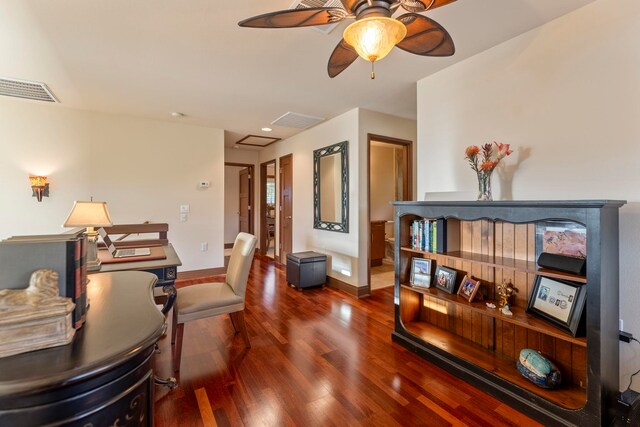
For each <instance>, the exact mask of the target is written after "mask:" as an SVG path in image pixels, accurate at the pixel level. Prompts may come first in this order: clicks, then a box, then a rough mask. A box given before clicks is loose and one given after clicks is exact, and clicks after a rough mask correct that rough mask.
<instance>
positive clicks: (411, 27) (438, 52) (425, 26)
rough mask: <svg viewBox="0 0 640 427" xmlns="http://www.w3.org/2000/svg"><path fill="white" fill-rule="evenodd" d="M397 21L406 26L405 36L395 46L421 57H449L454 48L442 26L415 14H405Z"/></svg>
mask: <svg viewBox="0 0 640 427" xmlns="http://www.w3.org/2000/svg"><path fill="white" fill-rule="evenodd" d="M398 21H400V22H402V23H403V24H404V25H406V26H407V35H406V36H405V38H404V39H403V40H402V41H401V42H400V43H398V44H397V45H396V46H397V47H399V48H400V49H402V50H406V51H407V52H410V53H415V54H416V55H423V56H451V55H453V54H454V53H455V51H456V48H455V46H454V44H453V39H452V38H451V36H450V35H449V33H448V32H447V30H445V29H444V28H443V27H442V25H440V24H438V23H437V22H436V21H434V20H433V19H429V18H427V17H426V16H422V15H418V14H415V13H406V14H404V15H401V16H399V17H398Z"/></svg>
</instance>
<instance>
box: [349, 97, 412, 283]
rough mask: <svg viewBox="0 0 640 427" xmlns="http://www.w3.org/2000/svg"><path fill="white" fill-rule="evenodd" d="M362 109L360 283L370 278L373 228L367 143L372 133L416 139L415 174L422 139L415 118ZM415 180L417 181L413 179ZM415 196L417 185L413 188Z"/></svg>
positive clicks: (359, 204) (359, 172) (359, 218)
mask: <svg viewBox="0 0 640 427" xmlns="http://www.w3.org/2000/svg"><path fill="white" fill-rule="evenodd" d="M359 111H360V120H359V129H358V132H359V139H360V146H359V150H358V158H359V165H362V166H361V167H360V169H359V171H358V180H359V183H358V186H359V188H362V189H363V190H362V191H363V193H362V194H361V195H360V198H359V199H358V224H359V226H360V229H361V230H363V231H362V234H361V238H360V241H359V253H360V254H361V256H360V260H359V263H360V278H359V279H360V283H363V284H366V283H367V280H368V277H367V274H368V273H367V272H368V266H367V254H368V240H369V239H368V236H367V231H368V230H369V218H368V212H367V210H368V206H367V195H366V194H365V193H364V191H365V190H364V189H366V188H367V180H368V178H369V171H368V170H367V167H366V165H367V144H368V138H367V135H368V134H374V135H380V136H386V137H391V138H397V139H404V140H407V141H413V142H414V144H413V150H414V156H413V159H414V161H413V171H414V172H413V175H414V176H415V173H416V172H415V171H416V161H415V158H416V157H415V150H416V145H417V144H416V141H417V140H418V137H417V134H416V131H417V129H416V122H415V121H414V120H408V119H403V118H400V117H395V116H390V115H388V114H382V113H377V112H375V111H369V110H362V109H361V110H359ZM413 182H415V181H413ZM413 191H414V195H415V187H414V188H413Z"/></svg>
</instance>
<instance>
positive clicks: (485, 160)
mask: <svg viewBox="0 0 640 427" xmlns="http://www.w3.org/2000/svg"><path fill="white" fill-rule="evenodd" d="M494 144H495V147H494ZM511 153H513V151H511V149H510V147H509V144H501V143H499V142H495V141H494V142H493V144H490V143H487V144H484V145H483V146H482V147H478V146H477V145H470V146H469V147H467V148H466V150H464V154H465V158H466V159H467V161H468V162H469V165H471V169H473V170H474V171H475V172H476V174H477V175H478V200H493V197H492V195H491V173H492V172H493V170H494V169H495V168H496V167H497V166H498V164H499V163H500V161H501V160H502V159H504V158H505V157H507V156H508V155H510V154H511Z"/></svg>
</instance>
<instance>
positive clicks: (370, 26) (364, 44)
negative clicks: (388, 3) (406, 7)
mask: <svg viewBox="0 0 640 427" xmlns="http://www.w3.org/2000/svg"><path fill="white" fill-rule="evenodd" d="M406 35H407V27H405V25H404V24H403V23H402V22H400V21H398V20H397V19H393V18H387V17H384V16H376V17H372V18H364V19H360V20H358V21H356V22H354V23H352V24H351V25H349V26H348V27H347V28H346V29H345V30H344V33H343V37H344V40H345V41H346V42H347V43H349V44H350V45H351V46H352V47H353V48H354V49H355V50H356V52H358V55H360V57H362V58H364V59H366V60H367V61H371V62H374V61H378V60H380V59H382V58H384V57H385V56H387V54H388V53H389V52H391V49H393V47H394V46H395V45H396V44H398V43H399V42H400V41H402V39H404V37H405V36H406Z"/></svg>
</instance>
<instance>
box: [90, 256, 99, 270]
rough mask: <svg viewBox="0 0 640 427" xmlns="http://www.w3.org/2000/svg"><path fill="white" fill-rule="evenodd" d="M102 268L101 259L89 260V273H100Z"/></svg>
mask: <svg viewBox="0 0 640 427" xmlns="http://www.w3.org/2000/svg"><path fill="white" fill-rule="evenodd" d="M101 267H102V261H100V260H99V259H97V258H96V259H95V260H87V271H99V270H100V268H101Z"/></svg>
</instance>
